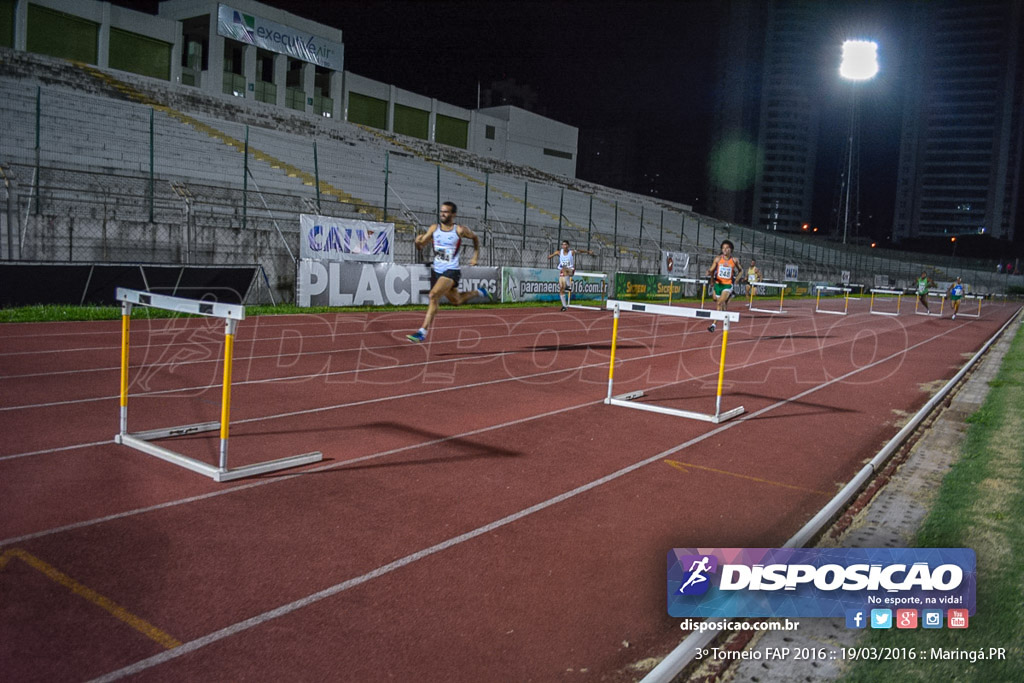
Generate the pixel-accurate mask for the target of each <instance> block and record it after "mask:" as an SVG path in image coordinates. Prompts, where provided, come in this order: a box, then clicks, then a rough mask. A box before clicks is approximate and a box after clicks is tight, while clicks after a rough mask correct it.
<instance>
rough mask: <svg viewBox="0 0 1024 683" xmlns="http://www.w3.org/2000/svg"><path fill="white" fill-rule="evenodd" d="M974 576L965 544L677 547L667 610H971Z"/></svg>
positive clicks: (711, 613)
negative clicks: (875, 546) (833, 546)
mask: <svg viewBox="0 0 1024 683" xmlns="http://www.w3.org/2000/svg"><path fill="white" fill-rule="evenodd" d="M976 579H977V575H976V570H975V556H974V551H973V550H970V549H968V548H707V549H705V548H699V549H698V548H674V549H673V550H672V551H670V552H669V554H668V611H669V614H670V615H671V616H674V617H766V616H774V617H791V616H792V617H814V616H840V617H842V616H844V615H847V616H848V615H850V614H851V613H852V612H851V610H857V611H861V612H864V613H865V614H867V613H868V612H869V611H871V610H890V611H891V610H894V609H895V608H905V609H913V610H922V609H924V608H937V607H946V608H948V607H956V608H959V609H963V610H965V613H967V614H970V613H973V611H974V602H975V588H976ZM915 614H916V612H915ZM872 616H874V615H872ZM890 623H891V622H890ZM871 626H874V627H876V628H877V625H876V624H875V623H874V622H873V621H872V623H871ZM915 626H916V625H915ZM858 627H859V624H858V625H855V626H854V628H858Z"/></svg>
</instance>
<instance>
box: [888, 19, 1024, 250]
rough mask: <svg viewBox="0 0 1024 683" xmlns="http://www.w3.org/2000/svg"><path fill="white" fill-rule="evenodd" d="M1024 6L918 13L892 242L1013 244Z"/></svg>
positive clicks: (1023, 90) (1022, 113)
mask: <svg viewBox="0 0 1024 683" xmlns="http://www.w3.org/2000/svg"><path fill="white" fill-rule="evenodd" d="M1022 14H1024V5H1022V3H1020V2H1019V1H1018V0H1002V1H994V2H983V3H974V2H972V3H958V2H928V3H920V4H918V5H917V6H916V7H915V8H914V15H913V22H912V26H911V27H910V28H911V30H912V31H913V32H914V34H915V35H914V36H913V38H912V39H911V40H910V41H908V42H909V44H910V45H913V46H915V50H914V52H913V54H912V55H910V57H911V58H910V59H908V61H907V64H906V68H908V70H910V72H911V73H909V74H908V76H909V77H908V78H906V79H904V82H905V83H906V89H905V95H904V102H903V112H904V113H903V128H902V137H901V141H900V158H899V175H898V181H897V187H896V210H895V216H894V220H893V239H894V241H897V242H899V241H902V240H906V239H915V238H929V237H937V236H957V235H979V234H980V235H988V236H990V237H993V238H996V239H1005V240H1013V238H1014V233H1015V224H1016V223H1017V222H1018V220H1019V215H1020V211H1021V206H1020V191H1021V186H1022V178H1021V173H1022V144H1024V143H1022V137H1024V54H1022V52H1024V50H1022V40H1024V39H1022V33H1024V16H1022Z"/></svg>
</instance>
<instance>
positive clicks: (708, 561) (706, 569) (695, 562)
mask: <svg viewBox="0 0 1024 683" xmlns="http://www.w3.org/2000/svg"><path fill="white" fill-rule="evenodd" d="M680 562H682V564H683V566H687V565H688V566H689V569H688V570H687V572H686V574H685V575H684V577H683V583H682V585H681V586H679V594H680V595H704V594H705V593H707V592H708V588H710V587H711V581H710V580H709V579H708V574H714V573H715V570H716V569H718V558H717V557H715V556H714V555H687V556H684V557H682V558H680Z"/></svg>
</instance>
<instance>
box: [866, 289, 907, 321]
mask: <svg viewBox="0 0 1024 683" xmlns="http://www.w3.org/2000/svg"><path fill="white" fill-rule="evenodd" d="M876 294H886V295H891V296H895V297H896V312H895V313H893V312H892V311H876V310H875V295H876ZM902 299H903V290H902V289H899V290H897V289H872V290H871V308H870V309H869V311H868V312H869V313H872V314H874V315H899V314H900V301H901V300H902Z"/></svg>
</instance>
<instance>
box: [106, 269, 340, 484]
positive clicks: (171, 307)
mask: <svg viewBox="0 0 1024 683" xmlns="http://www.w3.org/2000/svg"><path fill="white" fill-rule="evenodd" d="M116 297H117V300H118V301H120V302H121V431H120V432H119V433H118V434H117V435H116V436H115V437H114V442H115V443H119V444H122V445H124V446H129V447H131V448H134V449H136V450H139V451H142V452H143V453H147V454H149V455H153V456H156V457H157V458H160V459H161V460H166V461H167V462H170V463H174V464H175V465H180V466H181V467H184V468H185V469H189V470H192V471H193V472H198V473H199V474H205V475H206V476H208V477H210V478H211V479H213V480H214V481H231V480H233V479H241V478H242V477H252V476H255V475H257V474H266V473H267V472H276V471H278V470H283V469H286V468H289V467H299V466H301V465H308V464H310V463H314V462H320V461H321V460H323V453H321V452H320V451H314V452H312V453H304V454H302V455H293V456H291V457H287V458H281V459H279V460H271V461H268V462H262V463H257V464H254V465H245V466H243V467H236V468H234V469H228V425H229V422H230V419H229V418H230V414H231V360H232V358H233V356H234V343H235V330H236V328H237V327H238V323H239V322H240V321H242V320H245V307H244V306H242V305H236V304H221V303H213V302H209V301H196V300H194V299H183V298H180V297H176V296H165V295H162V294H150V293H148V292H140V291H136V290H134V289H123V288H121V287H118V288H117V291H116ZM133 306H149V307H151V308H159V309H162V310H165V311H174V312H176V313H188V314H192V315H201V316H206V317H210V318H222V319H223V320H224V321H225V331H224V384H223V386H222V388H221V406H220V421H219V422H202V423H199V424H191V425H183V426H180V427H168V428H165V429H152V430H149V431H145V432H136V433H134V434H130V433H129V432H128V340H129V334H128V331H129V325H130V322H131V316H132V307H133ZM217 429H220V465H219V466H218V467H214V466H212V465H208V464H207V463H205V462H202V461H200V460H195V459H194V458H190V457H188V456H186V455H182V454H181V453H176V452H174V451H172V450H170V449H168V448H164V447H162V446H157V445H156V444H153V443H150V442H151V441H155V440H157V439H165V438H169V437H174V436H185V435H188V434H198V433H200V432H211V431H214V430H217Z"/></svg>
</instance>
